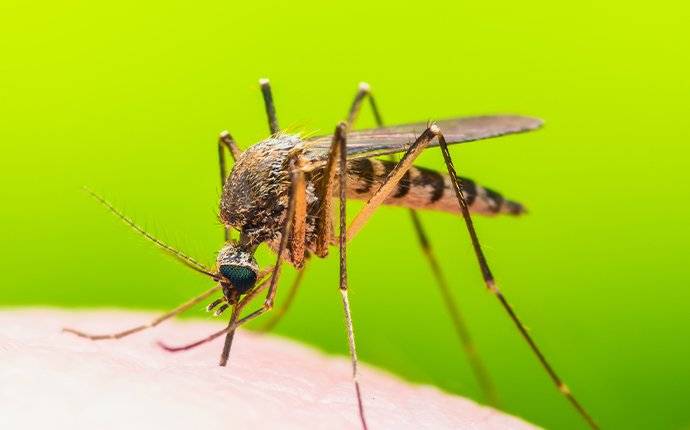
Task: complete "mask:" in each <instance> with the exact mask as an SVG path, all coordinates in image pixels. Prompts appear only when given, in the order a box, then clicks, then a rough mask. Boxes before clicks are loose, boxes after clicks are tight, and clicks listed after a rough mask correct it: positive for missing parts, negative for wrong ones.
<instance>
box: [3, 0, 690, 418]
mask: <svg viewBox="0 0 690 430" xmlns="http://www.w3.org/2000/svg"><path fill="white" fill-rule="evenodd" d="M228 3H229V2H222V1H217V2H203V1H202V2H192V3H190V2H176V1H173V2H160V3H159V4H153V3H151V2H141V1H136V2H135V1H130V0H125V1H122V2H118V3H117V5H114V4H108V5H106V4H103V3H99V2H95V3H94V2H86V1H63V2H38V3H28V2H17V1H13V0H5V1H3V2H2V3H1V4H0V25H1V28H2V30H0V32H1V33H0V36H1V37H0V51H1V52H2V59H0V100H1V102H0V118H1V119H0V124H1V126H0V141H1V142H2V156H1V157H0V171H1V172H2V177H1V179H2V180H1V181H0V183H1V184H2V185H0V191H1V193H2V194H1V196H0V197H1V201H2V208H3V209H2V211H0V226H1V227H0V228H1V229H2V231H1V232H0V233H1V234H2V238H3V246H2V250H1V251H0V257H1V260H2V264H3V281H2V286H1V287H0V303H1V304H3V305H7V306H19V305H22V306H23V305H52V306H68V307H94V306H98V307H128V308H141V309H166V308H169V307H171V306H173V305H175V304H177V303H179V302H181V301H183V300H184V299H186V298H187V297H189V296H191V295H192V294H194V293H196V292H198V291H202V290H204V289H206V288H208V287H209V283H208V282H207V281H206V280H205V279H203V278H201V277H199V276H198V275H196V274H194V273H192V272H191V271H189V270H187V269H186V268H184V267H182V266H181V265H179V264H177V263H175V262H174V261H171V260H170V259H169V258H168V257H165V256H163V255H161V253H160V252H159V251H157V250H156V249H155V248H154V247H153V246H151V244H149V243H147V242H146V241H144V240H143V239H142V238H140V237H138V236H137V235H135V234H134V233H132V232H131V231H129V230H128V229H127V228H126V227H125V226H123V225H122V224H121V223H120V222H119V221H117V220H116V219H115V218H114V217H113V216H111V215H110V214H108V213H107V211H105V210H104V209H103V208H102V207H100V206H99V205H98V204H97V203H95V202H94V201H93V200H92V199H90V198H89V197H88V196H87V195H86V194H85V193H84V192H82V191H81V187H82V186H84V185H88V186H89V187H91V188H93V189H94V190H96V191H98V192H100V193H102V194H104V195H105V196H107V197H108V198H109V199H111V200H112V201H113V202H114V203H115V204H116V205H117V206H119V207H120V208H121V209H123V210H124V211H125V212H126V213H128V214H129V215H131V216H132V217H133V218H135V219H136V220H138V222H140V223H141V224H143V225H144V226H146V227H147V228H148V229H149V230H150V231H151V232H153V233H154V234H157V235H159V236H160V237H161V238H163V239H164V240H167V241H169V242H171V243H172V244H174V245H176V246H178V247H180V248H181V249H183V250H185V251H186V252H188V253H190V254H191V255H194V256H197V257H198V258H200V259H202V260H203V261H206V262H209V263H211V262H212V261H213V260H214V254H215V252H216V250H217V249H218V248H219V247H220V245H221V228H220V225H219V223H218V221H217V216H216V213H217V203H218V195H219V186H218V184H217V176H218V172H217V161H216V147H215V139H216V136H217V133H218V132H219V131H220V130H222V129H225V128H227V129H229V130H231V132H232V133H233V135H234V136H235V137H236V138H237V139H238V141H239V142H240V144H241V145H242V146H244V147H246V146H248V145H250V144H252V143H253V142H256V141H257V140H259V139H261V138H263V137H265V136H266V135H267V131H266V123H265V118H264V113H263V106H262V103H261V98H260V93H259V91H258V86H257V79H258V78H260V77H264V76H266V77H269V78H271V80H272V83H273V87H274V92H275V97H276V102H277V108H278V114H279V119H280V120H281V122H282V124H283V125H293V126H299V127H302V128H304V129H306V130H320V131H330V130H331V129H332V127H333V126H334V124H335V123H336V122H337V121H338V120H340V119H342V118H343V117H344V115H345V112H346V109H347V106H348V104H349V102H350V100H351V97H352V96H353V94H354V92H355V90H356V85H357V83H358V82H359V81H362V80H366V81H368V82H369V83H371V85H372V87H373V89H374V91H375V93H376V95H377V96H378V102H379V105H380V108H381V110H382V113H383V115H384V117H385V119H386V121H387V122H388V123H394V122H406V121H413V120H426V119H434V118H444V117H449V116H453V115H465V114H477V113H491V112H517V113H524V114H530V115H535V116H540V117H542V118H544V119H545V120H546V122H547V127H546V128H545V129H543V130H541V131H539V132H537V133H534V134H528V135H520V136H514V137H508V138H503V139H501V140H494V141H487V142H479V143H474V144H469V145H464V146H461V147H460V146H458V147H454V148H453V154H454V155H455V156H456V159H457V165H458V167H459V169H460V171H461V172H463V174H465V175H467V176H469V177H472V178H474V179H476V180H478V181H480V182H481V183H483V184H486V185H488V186H490V187H494V188H496V189H497V190H500V191H502V192H503V193H505V194H506V195H507V196H510V197H513V198H515V199H518V200H520V201H522V202H524V203H525V204H526V205H527V206H528V207H529V209H530V211H531V212H530V214H529V216H527V217H525V218H523V219H509V218H496V219H480V220H477V224H478V230H479V233H480V237H481V239H482V240H483V242H484V244H485V247H486V251H487V254H488V257H489V259H490V261H491V263H492V266H493V268H494V271H495V273H496V275H497V278H498V280H499V283H500V285H501V287H502V288H503V290H504V292H505V294H506V295H507V297H508V299H509V300H510V301H511V302H512V303H513V305H514V306H515V308H516V309H517V311H518V312H519V313H520V314H521V315H522V318H523V319H524V321H525V322H526V323H527V324H528V325H529V326H530V328H531V329H532V334H533V335H534V336H535V337H536V339H537V341H538V343H539V344H540V345H541V346H542V347H543V349H544V350H545V352H546V354H547V355H548V356H549V357H550V358H551V360H552V361H553V363H554V364H555V366H556V368H557V369H558V370H559V371H560V372H561V373H562V375H563V377H564V379H565V380H566V381H567V382H568V384H569V385H570V387H571V388H572V389H573V391H574V392H575V393H576V395H578V396H579V397H580V399H581V400H582V402H583V403H584V404H585V405H586V406H587V407H588V408H589V409H590V410H591V411H592V413H593V414H594V416H595V417H596V418H597V419H598V420H599V421H600V422H601V424H602V425H603V427H604V428H646V429H648V428H688V426H689V425H690V409H689V408H688V401H689V396H688V389H689V388H690V366H688V363H689V362H690V361H689V359H690V354H689V352H690V351H689V345H690V336H689V335H688V332H689V331H690V319H689V318H688V310H687V306H686V304H687V303H688V299H690V291H688V281H689V280H690V275H689V274H688V273H689V271H688V251H687V250H688V244H689V243H690V233H689V229H688V215H690V210H689V209H690V202H689V200H688V199H689V198H690V192H689V189H688V188H689V187H688V179H689V178H688V172H687V171H688V154H689V151H688V149H687V148H688V137H689V136H690V121H689V120H688V113H689V112H688V97H689V96H690V92H689V91H688V89H689V84H688V76H690V68H689V67H688V51H687V49H688V42H689V40H688V30H687V27H688V20H689V19H690V14H689V13H688V11H689V9H688V7H687V5H686V3H683V2H675V3H673V2H664V1H662V2H656V3H653V4H652V3H647V4H644V5H642V4H637V5H633V4H631V3H630V2H624V1H620V0H616V1H604V2H593V1H592V2H579V3H577V4H572V5H571V4H560V3H558V2H552V1H526V2H469V1H462V2H457V1H446V2H444V1H435V0H433V1H426V2H424V3H423V4H417V5H402V4H398V3H393V2H381V3H378V2H371V1H366V2H365V1H357V0H354V1H348V2H346V3H342V4H335V3H328V4H326V3H323V2H316V1H313V2H308V1H298V2H290V4H289V5H287V4H271V3H269V2H245V3H244V4H235V5H229V4H228ZM250 4H252V5H250ZM362 119H363V121H362V123H361V125H363V126H366V125H372V124H373V121H372V119H371V116H370V113H369V112H368V111H367V110H366V109H365V111H364V112H363V116H362ZM421 163H422V164H425V165H429V166H436V167H441V163H440V157H439V156H438V154H436V153H433V154H426V155H424V156H423V157H422V159H421ZM356 207H357V205H354V204H353V206H352V209H351V211H353V210H354V208H356ZM423 220H424V221H425V222H426V225H427V226H428V229H429V230H430V234H431V237H432V239H433V241H434V243H435V246H436V248H437V252H438V254H439V255H440V256H441V260H442V263H443V265H444V267H445V268H446V271H447V273H448V276H449V278H450V281H451V284H452V287H453V289H454V291H455V293H456V295H457V297H458V300H459V301H460V303H461V307H462V310H463V311H464V313H465V316H466V319H467V320H468V323H469V325H470V328H471V330H472V333H473V334H474V337H475V339H476V341H477V343H478V347H479V350H480V353H481V355H482V356H483V357H484V359H485V361H486V362H487V365H488V367H489V369H490V371H491V373H492V375H493V376H494V378H495V380H496V383H497V385H498V388H499V390H500V396H501V399H502V401H503V405H504V408H505V409H506V410H508V411H509V412H511V413H515V414H518V415H520V416H523V417H525V418H527V419H529V420H532V421H534V422H536V423H539V424H541V425H544V426H546V427H550V428H583V427H584V425H583V423H582V422H581V420H580V418H579V417H578V416H577V415H576V414H575V413H574V412H573V411H572V410H571V409H570V407H569V405H568V404H567V403H566V402H565V401H564V400H563V399H562V398H561V397H560V396H559V395H558V393H557V392H556V391H555V389H554V388H553V387H552V386H551V384H550V382H549V381H548V379H547V377H546V375H545V374H544V372H543V371H542V370H541V368H540V367H539V366H538V364H537V361H536V360H535V358H534V357H533V356H532V354H531V353H530V351H529V350H528V348H527V347H526V345H525V344H524V342H523V341H522V340H521V339H520V338H519V337H518V335H517V333H516V331H515V329H514V327H513V326H512V324H511V323H510V321H509V320H508V318H507V317H506V315H505V314H504V313H503V311H502V310H501V309H500V308H499V306H498V304H497V303H496V300H495V298H494V297H492V296H491V295H490V294H488V293H487V292H486V291H485V289H484V287H483V286H482V284H481V281H480V276H479V271H478V270H477V268H476V267H475V265H474V259H473V256H472V253H471V250H470V247H469V245H468V240H467V237H466V234H465V231H464V229H463V228H462V225H461V224H460V222H459V219H458V218H456V217H453V216H449V215H444V214H433V213H430V214H424V215H423ZM349 255H350V256H351V260H350V269H351V278H350V279H351V286H352V290H353V292H352V301H353V311H354V317H355V323H356V330H357V335H358V342H359V350H360V354H361V357H362V359H363V360H364V361H366V362H369V363H373V364H375V365H378V366H381V367H384V368H386V369H390V370H391V371H394V372H395V373H397V374H400V375H402V376H403V377H405V378H408V379H410V380H413V381H418V382H423V383H431V384H435V385H438V386H440V387H442V388H443V389H445V390H449V391H452V392H456V393H461V394H463V395H467V396H470V397H473V398H475V399H478V400H481V396H480V393H479V391H478V389H477V386H476V384H475V382H474V380H473V378H472V375H471V373H470V370H469V367H468V365H467V362H466V360H465V359H464V357H463V355H462V352H461V350H460V348H459V346H458V343H457V342H456V339H455V337H454V333H453V331H452V327H451V325H450V323H449V320H448V317H447V315H446V314H445V312H444V311H443V307H442V303H441V300H440V296H439V294H438V292H437V290H436V287H435V285H434V283H433V279H432V277H431V274H430V271H429V269H428V268H427V267H426V265H425V263H424V261H423V259H422V254H421V253H420V251H419V249H418V247H417V245H416V239H415V237H414V235H413V234H412V229H411V225H410V224H409V219H408V215H407V213H406V211H403V210H399V209H391V208H387V209H383V210H381V211H380V213H378V214H377V215H376V216H375V217H374V218H373V220H372V221H371V223H370V225H369V226H368V227H367V228H366V229H365V230H364V231H363V233H362V234H361V236H360V237H358V238H357V240H356V241H355V242H354V243H353V244H352V248H351V251H350V254H349ZM260 259H261V260H262V261H263V262H268V261H269V260H268V254H267V253H266V252H263V253H262V254H261V255H260ZM335 263H336V261H335V259H333V260H328V261H317V262H315V263H314V264H313V266H312V267H311V268H310V270H309V272H308V274H307V278H306V284H305V285H304V288H303V289H302V291H301V294H300V295H299V296H298V299H297V302H296V304H295V306H294V309H293V310H292V312H291V313H290V314H289V315H288V316H287V317H286V319H285V320H284V321H283V322H282V323H281V325H280V326H279V327H278V329H277V332H278V333H280V334H281V335H286V336H290V337H293V338H296V339H300V340H303V341H305V342H308V343H310V344H313V345H317V346H318V347H319V348H322V349H324V350H326V351H329V352H335V353H339V354H345V353H346V350H347V348H346V341H345V336H344V332H343V326H342V315H341V309H340V298H339V295H338V293H337V286H336V284H337V266H336V264H335ZM292 276H294V272H293V271H292V270H291V269H289V270H287V271H286V276H285V283H284V284H283V285H285V284H287V281H288V280H289V279H288V278H290V277H292ZM282 292H283V293H285V292H286V289H283V290H282ZM281 297H284V296H280V294H279V300H280V298H281ZM192 315H194V316H197V317H204V318H209V317H208V316H207V315H205V314H202V313H201V311H200V310H199V311H198V312H196V313H192ZM134 322H135V321H130V322H127V321H123V323H122V325H123V327H125V326H127V325H128V324H130V323H134ZM114 328H116V327H114ZM209 360H215V357H209ZM343 377H347V375H344V376H343ZM365 390H366V387H365Z"/></svg>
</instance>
